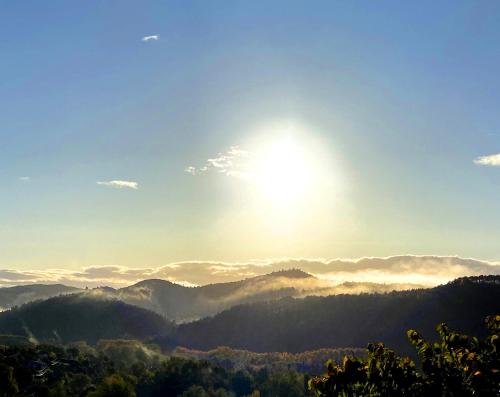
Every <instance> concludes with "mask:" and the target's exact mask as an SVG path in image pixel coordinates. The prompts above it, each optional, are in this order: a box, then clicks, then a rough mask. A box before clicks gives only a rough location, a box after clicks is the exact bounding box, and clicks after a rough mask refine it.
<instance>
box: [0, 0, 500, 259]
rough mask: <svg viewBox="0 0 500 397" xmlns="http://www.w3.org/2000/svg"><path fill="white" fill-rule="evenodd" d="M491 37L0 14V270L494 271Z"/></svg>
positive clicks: (349, 7)
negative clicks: (421, 262)
mask: <svg viewBox="0 0 500 397" xmlns="http://www.w3.org/2000/svg"><path fill="white" fill-rule="evenodd" d="M499 18H500V3H499V2H497V1H467V2H465V1H448V2H447V1H440V2H436V1H418V2H417V1H416V2H401V1H393V2H387V1H364V2H363V1H359V2H348V1H338V2H336V1H324V2H322V1H314V2H311V1H300V2H297V1H196V2H191V1H186V0H183V1H176V2H169V1H156V2H150V1H135V0H134V1H99V2H98V1H88V0H85V1H71V2H69V1H0V178H1V182H2V183H1V184H0V267H3V268H10V269H43V268H47V267H59V268H68V269H77V268H80V267H82V266H89V265H121V266H135V267H140V266H160V265H165V264H168V263H169V262H174V261H186V260H211V261H239V262H241V261H246V260H250V259H263V258H277V257H308V258H336V257H361V256H388V255H396V254H406V253H412V254H439V255H460V256H465V257H477V258H483V259H489V260H498V259H499V258H500V244H499V241H500V156H497V157H494V156H493V155H495V154H497V153H499V152H500V114H499V111H498V109H500V94H499V93H500V73H499V70H500V24H499V23H498V21H499ZM484 156H492V157H484Z"/></svg>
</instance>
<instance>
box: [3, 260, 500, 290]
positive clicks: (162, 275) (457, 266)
mask: <svg viewBox="0 0 500 397" xmlns="http://www.w3.org/2000/svg"><path fill="white" fill-rule="evenodd" d="M291 268H299V269H302V270H303V271H306V272H308V273H311V274H313V275H315V276H316V277H317V278H319V279H322V280H325V281H328V282H329V283H331V284H332V285H337V284H341V283H343V282H346V281H355V282H378V283H415V284H421V285H429V286H430V285H437V284H440V283H445V282H447V281H451V280H453V279H454V278H457V277H462V276H474V275H486V274H500V265H499V264H497V263H490V262H486V261H479V260H475V259H464V258H458V257H453V256H448V257H441V256H414V255H404V256H393V257H388V258H362V259H355V260H349V259H331V260H329V259H303V258H299V259H268V260H258V261H249V262H244V263H230V262H210V261H195V262H177V263H171V264H168V265H165V266H159V267H145V268H130V267H125V266H91V267H87V268H84V269H83V270H77V271H75V270H67V269H47V270H9V269H5V270H1V269H0V286H12V285H20V284H35V283H47V284H53V283H62V284H66V285H71V286H76V287H85V286H89V287H95V286H102V285H108V286H112V287H124V286H128V285H131V284H134V283H136V282H138V281H141V280H144V279H151V278H158V279H164V280H169V281H172V282H176V283H179V284H185V285H204V284H209V283H217V282H228V281H236V280H241V279H242V278H247V277H253V276H258V275H262V274H267V273H270V272H272V271H276V270H283V269H291Z"/></svg>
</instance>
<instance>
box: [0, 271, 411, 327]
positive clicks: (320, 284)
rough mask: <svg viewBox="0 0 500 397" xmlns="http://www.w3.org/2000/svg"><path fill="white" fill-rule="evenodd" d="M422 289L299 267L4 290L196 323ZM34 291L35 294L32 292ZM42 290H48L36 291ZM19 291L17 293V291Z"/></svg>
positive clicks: (14, 299) (22, 298)
mask: <svg viewBox="0 0 500 397" xmlns="http://www.w3.org/2000/svg"><path fill="white" fill-rule="evenodd" d="M418 287H421V286H419V285H415V284H379V283H369V282H359V283H356V282H346V283H342V284H339V285H335V284H334V283H333V282H332V281H329V280H321V279H318V278H316V277H314V276H312V275H311V274H308V273H306V272H304V271H302V270H299V269H289V270H281V271H276V272H272V273H269V274H266V275H261V276H255V277H249V278H245V279H243V280H239V281H234V282H227V283H215V284H208V285H204V286H200V287H186V286H183V285H180V284H176V283H172V282H170V281H167V280H160V279H150V280H143V281H140V282H138V283H136V284H134V285H131V286H129V287H124V288H119V289H115V288H111V287H107V286H103V287H99V288H94V289H88V290H87V289H85V290H82V289H76V288H72V287H65V286H62V285H55V286H51V285H28V286H19V287H11V288H4V289H0V296H1V293H2V292H3V291H5V294H6V295H8V297H9V299H5V300H4V307H5V308H9V307H12V306H15V305H18V304H22V303H27V302H29V301H32V300H36V299H40V298H49V297H51V296H57V295H60V294H64V293H71V292H73V293H82V294H85V295H88V296H90V297H92V298H95V299H116V300H121V301H123V302H126V303H128V304H131V305H135V306H139V307H142V308H145V309H148V310H152V311H154V312H156V313H158V314H161V315H162V316H163V317H165V318H167V319H169V320H173V321H176V322H186V321H193V320H197V319H200V318H203V317H207V316H210V315H214V314H216V313H219V312H221V311H223V310H225V309H228V308H230V307H232V306H235V305H239V304H243V303H252V302H262V301H268V300H276V299H281V298H284V297H297V298H300V297H305V296H312V295H318V296H326V295H335V294H340V293H350V294H356V293H367V292H370V293H375V292H378V293H382V292H390V291H393V290H404V289H413V288H418ZM30 291H31V292H30ZM37 291H41V292H43V294H42V293H41V292H40V293H38V294H37V293H35V292H37ZM16 292H18V295H16Z"/></svg>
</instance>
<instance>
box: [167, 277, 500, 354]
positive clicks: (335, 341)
mask: <svg viewBox="0 0 500 397" xmlns="http://www.w3.org/2000/svg"><path fill="white" fill-rule="evenodd" d="M498 312H500V277H499V276H486V277H476V278H474V277H472V278H461V279H458V280H455V281H453V282H451V283H449V284H446V285H443V286H439V287H435V288H431V289H420V290H414V291H400V292H392V293H388V294H360V295H336V296H328V297H308V298H305V299H294V298H286V299H281V300H279V301H270V302H261V303H254V304H247V305H240V306H236V307H233V308H231V309H229V310H226V311H224V312H222V313H220V314H218V315H216V316H214V317H210V318H205V319H202V320H200V321H197V322H193V323H189V324H183V325H180V326H179V327H177V328H176V329H175V334H174V335H173V336H172V338H171V339H166V340H165V341H164V343H165V344H169V343H170V344H174V345H180V346H185V347H189V348H194V349H201V350H209V349H214V348H216V347H218V346H229V347H232V348H236V349H245V350H251V351H257V352H265V351H288V352H301V351H306V350H315V349H320V348H325V347H346V346H356V347H359V346H365V345H366V344H367V343H369V342H374V341H384V342H385V343H386V344H387V345H388V346H390V347H392V348H395V349H397V350H398V351H400V352H406V351H408V350H409V344H408V342H407V340H406V336H405V330H407V329H409V328H416V329H418V330H419V331H421V332H422V333H423V335H424V336H425V337H428V338H431V339H432V338H433V337H435V326H436V324H437V323H440V322H446V323H448V324H449V325H450V326H451V327H453V328H455V329H457V330H459V331H462V332H465V333H470V334H472V335H481V333H482V332H484V327H483V320H484V318H485V317H486V316H487V315H490V314H495V313H498ZM161 342H162V341H161V340H160V343H161ZM410 351H411V349H410Z"/></svg>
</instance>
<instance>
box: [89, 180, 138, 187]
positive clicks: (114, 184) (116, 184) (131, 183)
mask: <svg viewBox="0 0 500 397" xmlns="http://www.w3.org/2000/svg"><path fill="white" fill-rule="evenodd" d="M96 183H97V184H98V185H102V186H109V187H115V188H129V189H138V188H139V184H138V183H137V182H134V181H123V180H119V179H117V180H112V181H98V182H96Z"/></svg>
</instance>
